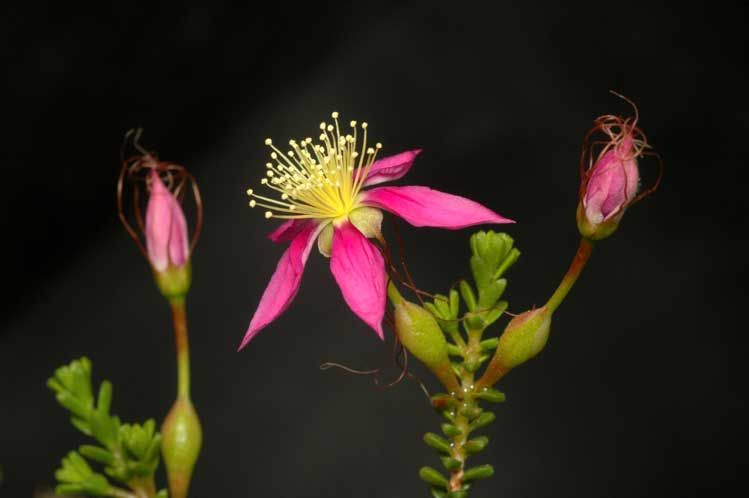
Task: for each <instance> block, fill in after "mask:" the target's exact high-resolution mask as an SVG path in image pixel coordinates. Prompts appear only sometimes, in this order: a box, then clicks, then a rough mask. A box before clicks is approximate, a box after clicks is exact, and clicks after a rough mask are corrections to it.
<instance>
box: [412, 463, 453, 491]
mask: <svg viewBox="0 0 749 498" xmlns="http://www.w3.org/2000/svg"><path fill="white" fill-rule="evenodd" d="M419 477H421V479H422V480H423V481H425V482H427V483H429V484H431V485H432V486H438V487H442V488H444V489H447V486H448V482H447V478H445V476H443V475H442V474H441V473H440V472H439V471H438V470H435V469H433V468H432V467H422V468H421V469H419Z"/></svg>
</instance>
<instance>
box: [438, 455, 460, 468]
mask: <svg viewBox="0 0 749 498" xmlns="http://www.w3.org/2000/svg"><path fill="white" fill-rule="evenodd" d="M440 460H441V461H442V466H443V467H445V468H446V469H447V470H449V471H453V470H458V469H459V468H460V467H461V465H463V464H462V462H461V461H460V460H457V459H455V458H453V457H449V456H443V457H440Z"/></svg>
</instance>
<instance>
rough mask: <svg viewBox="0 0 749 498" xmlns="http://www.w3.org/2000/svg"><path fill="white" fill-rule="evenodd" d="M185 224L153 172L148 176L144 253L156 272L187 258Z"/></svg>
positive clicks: (176, 206)
mask: <svg viewBox="0 0 749 498" xmlns="http://www.w3.org/2000/svg"><path fill="white" fill-rule="evenodd" d="M187 239H188V237H187V221H186V220H185V214H184V212H183V211H182V207H181V206H180V205H179V202H178V201H177V199H175V198H174V195H172V193H171V192H169V189H167V188H166V186H165V185H164V182H162V181H161V178H159V175H158V173H156V171H152V172H151V193H150V195H149V197H148V205H147V206H146V249H147V252H148V259H149V261H150V262H151V265H152V266H153V267H154V269H155V270H156V271H164V270H166V268H167V266H169V262H170V261H171V263H172V264H174V265H175V266H182V265H184V264H185V262H186V261H187V258H188V252H189V247H188V240H187Z"/></svg>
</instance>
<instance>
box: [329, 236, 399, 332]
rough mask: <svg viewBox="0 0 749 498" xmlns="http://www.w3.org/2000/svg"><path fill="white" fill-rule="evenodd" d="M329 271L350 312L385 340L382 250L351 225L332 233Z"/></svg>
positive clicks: (383, 263)
mask: <svg viewBox="0 0 749 498" xmlns="http://www.w3.org/2000/svg"><path fill="white" fill-rule="evenodd" d="M330 271H331V272H332V273H333V277H334V278H335V280H336V282H337V283H338V286H339V287H340V288H341V292H342V293H343V299H345V300H346V304H348V306H349V308H351V311H353V312H354V313H355V314H356V316H358V317H359V318H361V319H362V320H364V323H366V324H367V325H369V326H370V327H372V328H373V329H374V331H375V332H377V335H378V336H380V339H383V338H384V334H383V332H382V317H383V316H384V314H385V293H386V291H385V286H386V283H387V277H386V276H385V262H384V260H383V259H382V255H381V254H380V251H378V250H377V248H376V247H375V246H374V245H373V244H372V243H371V242H369V241H368V240H367V238H366V237H364V236H363V235H362V234H361V233H360V232H359V230H357V229H356V228H355V227H354V226H353V225H351V224H350V223H348V222H346V223H344V224H343V225H341V226H339V227H336V228H335V231H334V232H333V252H332V256H331V258H330Z"/></svg>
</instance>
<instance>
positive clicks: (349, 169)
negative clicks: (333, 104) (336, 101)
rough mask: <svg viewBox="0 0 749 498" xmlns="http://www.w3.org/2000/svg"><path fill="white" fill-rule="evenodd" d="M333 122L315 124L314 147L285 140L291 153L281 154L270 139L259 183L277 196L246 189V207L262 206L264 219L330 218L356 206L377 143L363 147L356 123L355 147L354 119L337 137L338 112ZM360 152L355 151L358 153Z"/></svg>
mask: <svg viewBox="0 0 749 498" xmlns="http://www.w3.org/2000/svg"><path fill="white" fill-rule="evenodd" d="M331 117H332V118H333V124H328V123H325V122H322V123H320V131H321V133H320V137H319V139H320V143H315V144H313V143H312V139H311V138H305V139H303V140H301V141H300V142H297V141H296V140H289V146H290V147H291V150H288V151H286V153H283V152H282V151H281V150H279V149H278V148H277V147H276V146H275V145H273V141H272V140H271V139H270V138H267V139H265V145H267V146H269V147H270V148H271V150H272V152H271V154H270V157H271V160H272V162H269V163H266V165H265V167H266V172H265V175H266V177H265V178H263V179H262V180H260V183H261V184H262V185H263V186H265V187H267V188H269V189H270V190H274V191H275V192H276V194H275V196H276V197H277V198H272V197H269V196H263V195H259V194H256V193H255V191H254V190H253V189H248V190H247V195H248V196H250V207H253V208H254V207H257V206H259V207H262V208H265V209H266V211H265V217H266V218H274V217H275V218H286V219H289V218H314V219H336V218H342V217H345V216H348V214H349V213H350V212H351V211H352V210H353V209H355V208H356V207H357V195H358V193H359V191H360V190H361V188H362V185H363V184H364V180H365V179H366V177H367V174H368V173H369V169H370V168H371V167H372V163H373V162H374V160H375V156H377V151H379V150H380V149H381V148H382V144H380V143H377V144H376V145H375V147H374V148H372V147H369V148H367V123H361V125H360V127H361V130H362V133H361V134H362V135H363V138H362V143H361V147H358V143H357V141H358V133H357V123H356V121H351V123H350V126H351V130H352V131H351V133H348V134H345V135H341V130H340V126H339V124H338V113H337V112H334V113H333V114H331ZM360 151H361V152H360Z"/></svg>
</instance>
